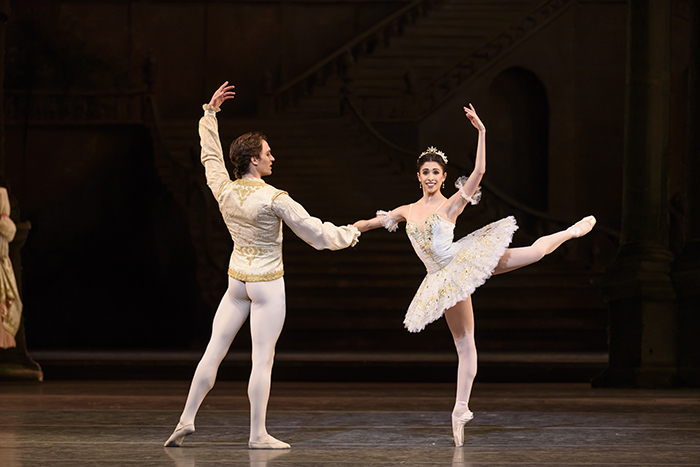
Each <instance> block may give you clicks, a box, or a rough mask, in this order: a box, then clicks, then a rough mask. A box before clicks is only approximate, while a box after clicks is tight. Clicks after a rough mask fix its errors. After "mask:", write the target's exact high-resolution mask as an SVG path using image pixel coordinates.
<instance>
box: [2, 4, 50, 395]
mask: <svg viewBox="0 0 700 467" xmlns="http://www.w3.org/2000/svg"><path fill="white" fill-rule="evenodd" d="M9 16H10V1H9V0H0V90H4V88H5V86H4V81H5V79H4V78H5V25H6V24H7V20H8V19H9ZM4 178H5V113H4V101H3V93H0V179H4ZM10 205H11V213H10V215H11V217H12V220H13V221H14V222H15V224H17V233H16V235H15V238H14V240H13V241H12V243H10V254H9V256H10V261H12V269H13V270H14V273H15V277H16V278H17V288H18V289H19V290H18V291H19V294H20V297H22V262H21V256H20V249H21V248H22V246H23V245H24V242H25V241H26V239H27V234H28V233H29V227H30V225H29V222H19V209H18V206H17V201H16V200H15V199H14V198H13V197H12V194H11V193H10ZM15 341H16V342H17V347H14V348H10V349H0V380H34V381H41V380H42V379H43V373H42V371H41V368H40V367H39V365H38V364H37V363H36V362H35V361H33V360H32V359H31V358H30V357H29V355H27V341H26V339H25V334H24V313H23V314H22V324H21V325H20V327H19V330H18V331H17V335H16V336H15Z"/></svg>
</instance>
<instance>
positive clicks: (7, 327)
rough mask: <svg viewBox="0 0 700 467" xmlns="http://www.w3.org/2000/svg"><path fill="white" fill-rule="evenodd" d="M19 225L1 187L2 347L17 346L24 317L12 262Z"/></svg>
mask: <svg viewBox="0 0 700 467" xmlns="http://www.w3.org/2000/svg"><path fill="white" fill-rule="evenodd" d="M16 232H17V227H16V226H15V223H14V222H12V219H10V199H9V197H8V196H7V189H5V188H0V321H2V326H0V348H3V349H7V348H9V347H16V346H17V344H16V342H15V336H16V335H17V331H18V330H19V324H20V320H21V317H22V301H21V300H20V298H19V292H18V291H17V281H16V280H15V273H14V271H13V269H12V262H10V257H9V256H8V255H9V252H10V246H9V244H10V242H11V241H12V240H13V239H14V238H15V233H16Z"/></svg>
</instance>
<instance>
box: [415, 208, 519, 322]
mask: <svg viewBox="0 0 700 467" xmlns="http://www.w3.org/2000/svg"><path fill="white" fill-rule="evenodd" d="M516 230H518V225H517V223H516V222H515V218H513V216H508V217H506V218H504V219H501V220H499V221H496V222H493V223H491V224H489V225H487V226H485V227H482V228H480V229H479V230H476V231H474V232H472V233H470V234H469V235H467V236H466V237H463V238H461V239H459V240H458V241H456V242H455V243H453V247H454V249H455V250H456V254H455V256H454V258H453V259H452V261H451V262H450V263H449V264H448V265H447V266H445V267H444V268H442V269H440V270H438V271H435V272H432V273H429V274H428V275H427V276H425V279H423V282H422V283H421V285H420V287H419V288H418V292H416V295H415V297H413V301H411V304H410V305H409V307H408V311H407V312H406V318H405V319H404V322H403V323H404V326H405V327H406V329H408V330H409V331H410V332H420V331H422V330H423V328H425V326H426V325H428V324H430V323H432V322H433V321H435V320H436V319H438V318H440V317H441V316H442V315H443V313H444V312H445V310H447V309H448V308H451V307H453V306H455V305H456V304H457V303H458V302H461V301H462V300H466V299H467V297H469V295H471V294H472V293H474V290H476V288H477V287H479V286H480V285H482V284H483V283H484V282H486V279H488V278H489V277H491V274H493V271H494V269H495V268H496V266H497V265H498V261H499V260H500V259H501V257H502V256H503V254H504V253H505V251H506V249H507V248H508V245H510V242H511V240H512V239H513V234H514V233H515V231H516Z"/></svg>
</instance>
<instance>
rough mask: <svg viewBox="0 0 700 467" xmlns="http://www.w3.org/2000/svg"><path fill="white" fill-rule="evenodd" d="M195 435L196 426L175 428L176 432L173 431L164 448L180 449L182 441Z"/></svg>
mask: <svg viewBox="0 0 700 467" xmlns="http://www.w3.org/2000/svg"><path fill="white" fill-rule="evenodd" d="M192 433H194V424H193V423H190V424H188V425H183V426H180V425H179V424H178V426H176V427H175V431H173V434H172V435H170V438H168V440H167V441H166V442H165V444H164V445H163V446H165V447H166V448H172V447H178V446H180V445H181V444H182V441H183V440H184V439H185V436H187V435H191V434H192Z"/></svg>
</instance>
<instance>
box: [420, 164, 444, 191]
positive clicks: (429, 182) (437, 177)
mask: <svg viewBox="0 0 700 467" xmlns="http://www.w3.org/2000/svg"><path fill="white" fill-rule="evenodd" d="M445 178H447V172H445V171H443V170H442V167H440V164H438V163H437V162H433V161H429V162H426V163H425V164H423V165H421V167H420V170H419V171H418V181H419V182H420V184H421V185H422V186H423V192H424V193H427V194H434V193H436V192H438V191H440V187H441V186H442V184H443V182H444V181H445Z"/></svg>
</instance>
